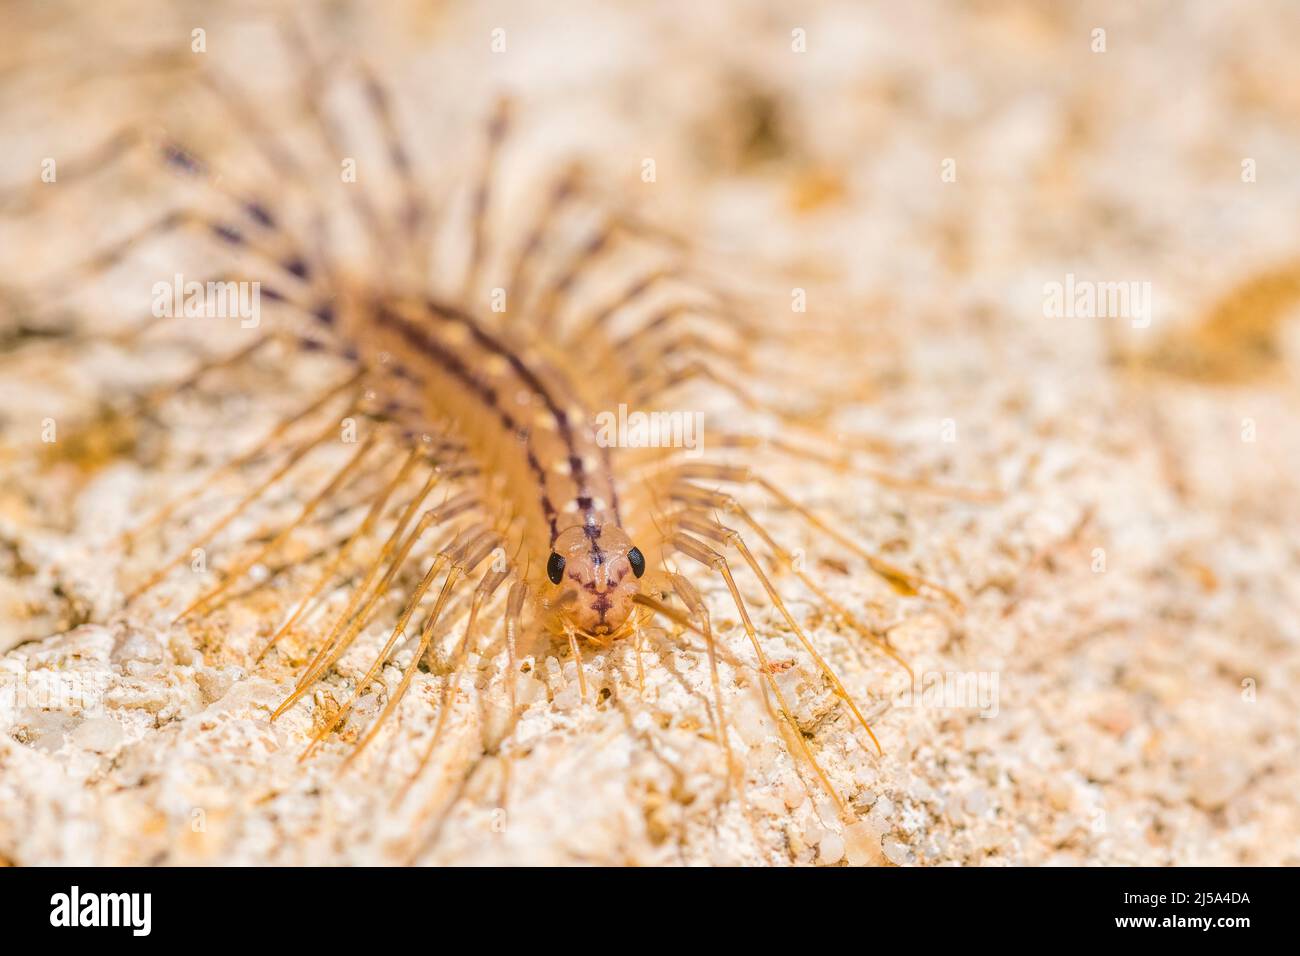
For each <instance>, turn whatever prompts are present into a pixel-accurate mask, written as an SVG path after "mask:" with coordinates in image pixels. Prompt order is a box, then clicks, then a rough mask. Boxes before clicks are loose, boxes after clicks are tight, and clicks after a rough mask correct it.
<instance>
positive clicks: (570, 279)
mask: <svg viewBox="0 0 1300 956" xmlns="http://www.w3.org/2000/svg"><path fill="white" fill-rule="evenodd" d="M614 239H615V229H614V226H613V225H612V224H611V223H608V222H602V223H601V224H600V225H599V226H598V227H597V228H596V231H595V232H593V233H592V234H591V235H590V236H588V237H587V238H586V239H584V240H583V241H582V242H581V243H580V244H579V246H578V249H577V252H576V254H575V255H573V256H572V257H571V258H570V260H569V261H568V262H567V263H566V264H565V265H564V267H563V268H562V269H561V271H560V274H559V275H557V276H556V277H555V278H554V279H552V280H551V282H550V283H549V284H548V285H547V286H546V288H545V289H543V290H542V293H541V295H540V297H539V298H538V301H537V305H536V306H535V308H534V309H533V314H534V315H535V317H536V322H537V329H538V334H539V335H540V336H542V337H543V338H546V337H549V336H551V335H553V334H554V332H555V323H556V313H557V312H558V311H559V309H560V305H561V304H562V303H563V302H564V301H565V299H567V298H568V296H569V295H570V293H572V291H573V289H574V287H575V286H576V285H577V284H578V280H579V279H580V278H581V276H582V274H583V271H584V270H585V269H587V268H589V267H590V266H591V265H592V263H594V262H596V261H598V260H599V259H600V257H601V256H603V255H604V254H605V253H607V252H608V251H609V250H610V249H611V248H612V247H613V245H614Z"/></svg>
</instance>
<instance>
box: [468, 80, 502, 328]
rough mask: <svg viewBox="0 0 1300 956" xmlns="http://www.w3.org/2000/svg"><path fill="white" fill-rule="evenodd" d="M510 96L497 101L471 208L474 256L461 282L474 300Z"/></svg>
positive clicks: (471, 233)
mask: <svg viewBox="0 0 1300 956" xmlns="http://www.w3.org/2000/svg"><path fill="white" fill-rule="evenodd" d="M511 109H512V108H511V103H510V100H509V99H507V98H505V97H502V98H501V99H500V100H498V101H497V104H496V107H495V108H494V109H493V111H492V118H491V120H490V121H489V122H488V129H487V144H486V146H485V148H484V154H483V164H482V166H481V168H480V170H479V178H478V182H477V183H475V185H474V192H473V196H472V200H471V202H472V208H471V211H470V256H469V263H468V264H467V265H466V267H465V279H464V281H463V283H462V284H461V299H462V301H465V302H472V301H474V299H473V296H474V290H475V289H477V288H478V282H479V272H480V271H481V270H482V268H483V260H484V258H485V257H486V250H487V225H488V213H489V211H490V209H491V203H492V183H493V181H494V179H495V178H496V168H497V154H498V153H499V152H500V150H501V143H502V142H503V141H504V140H505V138H506V134H507V132H508V131H509V128H510V114H511Z"/></svg>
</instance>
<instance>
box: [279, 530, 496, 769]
mask: <svg viewBox="0 0 1300 956" xmlns="http://www.w3.org/2000/svg"><path fill="white" fill-rule="evenodd" d="M494 547H496V537H495V535H493V534H492V533H491V532H490V531H486V530H485V529H483V528H482V527H477V526H476V527H471V528H468V529H466V530H465V531H462V532H461V533H460V534H459V535H457V536H456V538H455V540H453V541H452V542H451V543H450V544H449V545H448V546H447V547H445V548H443V549H442V550H441V551H440V552H438V556H437V557H436V558H435V559H434V561H433V563H432V564H430V565H429V570H428V571H426V572H425V575H424V577H423V578H422V579H421V580H420V583H419V584H418V585H417V586H416V588H415V590H414V591H412V592H411V594H410V596H409V597H408V598H407V601H406V607H405V608H403V609H402V613H401V614H400V615H399V616H398V619H397V623H396V624H395V625H394V626H393V632H392V634H391V635H390V636H389V638H388V641H387V643H385V644H384V647H383V649H382V650H381V651H380V652H379V653H378V654H377V655H376V656H375V660H374V663H372V664H371V665H370V668H369V670H367V671H366V674H365V676H364V677H363V678H361V680H359V681H358V682H357V685H356V687H355V688H353V691H352V696H351V697H350V698H349V699H348V701H347V702H346V703H345V704H344V705H343V706H342V707H341V708H339V710H338V711H337V712H336V713H335V714H334V716H333V717H331V718H330V719H329V721H328V722H327V723H326V724H325V726H323V727H322V728H321V729H320V730H319V731H318V732H317V733H316V736H315V737H314V738H313V740H312V742H311V744H309V745H308V747H307V749H306V750H305V751H303V755H302V759H306V758H307V757H309V756H310V755H311V754H312V753H313V752H314V751H315V750H316V748H317V747H318V746H320V743H321V741H323V740H324V739H325V738H326V737H328V736H329V735H330V734H331V733H333V732H334V728H335V727H337V726H338V725H339V724H341V723H342V722H343V721H344V720H345V719H346V718H347V716H348V714H349V713H351V712H352V708H353V706H354V705H355V704H356V702H357V700H358V698H360V696H361V694H362V693H363V692H364V691H365V690H366V689H367V688H369V686H370V684H371V682H372V681H374V679H375V678H376V677H377V676H378V675H379V671H380V669H381V668H382V667H383V666H384V662H385V661H386V660H388V656H389V655H390V654H391V653H392V652H393V648H394V647H396V646H397V642H398V641H399V640H400V639H401V638H402V636H403V634H404V633H405V632H406V625H407V624H408V623H409V622H410V620H411V615H413V614H414V613H415V609H416V608H418V607H419V606H420V602H421V601H422V600H423V599H424V595H425V594H426V593H427V592H428V590H429V587H430V586H431V585H432V584H433V582H434V579H435V578H437V576H438V575H439V574H441V573H442V572H443V570H444V569H445V570H446V571H447V579H446V581H445V582H444V584H443V587H442V593H441V594H439V596H438V603H437V606H436V607H435V609H434V612H433V614H435V615H441V613H442V608H443V606H444V605H445V604H446V602H447V598H448V597H449V596H450V594H451V591H452V588H454V587H455V585H456V581H457V580H458V579H459V578H460V576H461V575H462V574H464V573H465V572H466V571H467V570H470V569H472V568H473V567H477V566H478V564H479V563H480V562H481V561H482V560H483V559H484V558H486V557H487V556H488V554H490V553H491V551H492V549H493V548H494ZM471 562H472V563H471ZM422 640H423V637H422ZM425 646H426V647H427V645H425ZM422 651H423V648H422V650H421V652H422ZM416 661H417V662H418V657H417V658H416Z"/></svg>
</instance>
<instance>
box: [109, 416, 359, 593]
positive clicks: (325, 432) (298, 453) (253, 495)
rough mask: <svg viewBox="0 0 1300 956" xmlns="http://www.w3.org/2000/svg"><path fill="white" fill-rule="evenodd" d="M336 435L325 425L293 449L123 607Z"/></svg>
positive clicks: (334, 429)
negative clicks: (276, 466)
mask: <svg viewBox="0 0 1300 956" xmlns="http://www.w3.org/2000/svg"><path fill="white" fill-rule="evenodd" d="M337 434H338V425H337V424H335V423H334V422H330V423H329V424H328V425H326V426H325V428H324V429H322V430H321V431H320V432H318V433H316V435H314V436H313V437H312V438H311V439H310V440H308V441H305V442H303V443H302V444H300V445H299V446H298V447H297V448H295V449H294V450H293V451H292V452H290V454H289V457H288V459H287V460H286V461H285V462H284V464H282V465H281V466H280V467H279V468H277V469H276V470H275V472H274V473H273V474H272V475H271V476H270V477H269V478H267V479H265V480H264V481H262V482H261V483H260V484H259V485H257V487H255V488H254V489H253V490H252V491H251V492H249V493H248V494H247V495H245V496H244V497H243V498H242V499H241V500H240V501H239V503H238V504H236V505H235V507H233V508H232V509H230V510H229V511H228V512H226V514H225V515H223V516H222V517H221V518H220V519H219V520H218V521H217V522H216V523H215V524H213V525H212V526H211V527H209V528H208V530H207V531H205V532H204V533H203V534H202V535H200V536H199V537H198V538H197V539H196V540H195V541H193V542H192V543H191V544H190V545H189V547H187V548H185V549H184V550H182V551H181V552H179V553H178V554H177V555H176V557H175V558H173V559H172V560H171V561H169V562H168V563H167V564H165V565H164V566H163V567H161V568H159V569H158V570H157V571H155V572H154V573H153V574H152V575H150V576H149V578H148V579H146V580H145V581H144V583H142V584H140V585H139V586H138V587H136V588H135V590H133V591H132V592H131V593H130V594H128V595H127V597H126V601H125V603H126V604H127V605H130V604H131V603H132V602H134V601H135V600H136V599H137V598H138V597H140V596H141V595H142V594H144V593H145V592H146V591H148V590H150V589H151V588H153V586H154V585H156V584H157V583H158V582H159V581H161V580H162V579H163V578H165V577H166V576H167V575H168V574H169V573H170V572H171V571H172V570H173V569H174V568H176V567H177V566H178V565H179V564H180V563H181V562H183V561H184V560H185V559H186V558H187V557H188V556H189V554H190V552H191V551H193V549H195V548H201V547H203V546H205V545H206V544H207V543H208V542H209V541H211V540H212V539H213V538H215V537H216V536H217V535H218V534H220V533H221V531H223V530H224V529H225V528H226V526H227V525H229V524H230V523H231V522H232V521H234V520H235V519H236V518H238V517H239V516H240V515H241V514H243V513H244V512H245V511H246V510H248V508H249V507H250V506H251V505H252V504H253V502H255V501H256V500H257V499H258V498H260V497H261V496H262V495H263V494H264V493H265V492H266V491H267V490H268V489H269V488H271V486H273V485H274V484H276V482H278V481H279V480H280V479H281V478H283V477H284V476H285V475H287V474H288V473H289V472H290V471H291V470H292V469H293V468H294V467H295V466H296V465H297V464H298V463H299V462H300V461H302V460H303V458H305V457H307V455H308V453H310V452H311V451H312V450H314V449H315V448H317V447H319V446H320V445H322V444H324V443H325V442H326V441H328V440H329V439H330V438H331V437H332V436H334V435H337Z"/></svg>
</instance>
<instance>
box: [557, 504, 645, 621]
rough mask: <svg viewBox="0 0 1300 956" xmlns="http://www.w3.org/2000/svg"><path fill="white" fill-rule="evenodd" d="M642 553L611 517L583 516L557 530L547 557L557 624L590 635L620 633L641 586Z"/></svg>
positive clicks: (643, 561) (642, 571) (643, 560)
mask: <svg viewBox="0 0 1300 956" xmlns="http://www.w3.org/2000/svg"><path fill="white" fill-rule="evenodd" d="M644 573H645V557H644V556H643V555H642V554H641V551H640V550H639V549H638V548H636V547H635V546H634V545H633V544H632V539H631V538H629V537H628V535H627V533H626V532H625V531H624V530H623V529H622V528H620V527H619V526H618V525H616V524H614V523H613V522H600V521H596V520H588V521H587V522H586V523H585V524H578V525H574V526H573V527H571V528H568V529H566V530H565V531H563V532H561V533H560V535H559V536H558V537H557V538H556V539H555V547H554V550H553V551H552V552H551V555H550V558H549V559H548V560H547V562H546V576H547V577H548V578H549V579H550V582H551V585H552V594H551V595H550V597H549V600H548V601H547V604H548V605H549V607H550V608H551V609H552V610H553V611H554V612H555V613H556V615H557V617H558V618H559V621H558V622H557V623H559V624H560V625H561V626H562V625H563V624H568V625H569V626H571V627H573V628H575V629H576V630H578V631H580V632H582V633H583V634H586V635H588V636H591V637H593V638H598V639H599V638H610V637H613V636H615V635H617V634H619V633H620V632H621V631H622V629H623V627H624V625H625V624H626V622H627V620H628V616H629V615H630V614H631V613H632V609H633V606H634V603H633V601H634V598H635V596H636V595H637V593H639V592H640V590H641V581H640V579H641V575H642V574H644Z"/></svg>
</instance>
